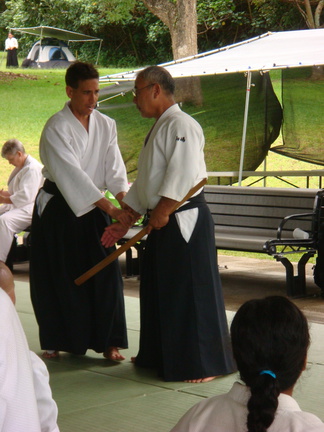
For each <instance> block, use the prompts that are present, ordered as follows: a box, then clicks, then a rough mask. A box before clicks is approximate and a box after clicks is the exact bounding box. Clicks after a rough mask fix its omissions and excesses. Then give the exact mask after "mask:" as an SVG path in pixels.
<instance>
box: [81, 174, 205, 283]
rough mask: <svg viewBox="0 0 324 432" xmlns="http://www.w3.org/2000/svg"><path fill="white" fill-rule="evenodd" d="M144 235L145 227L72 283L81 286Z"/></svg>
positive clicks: (177, 206) (199, 186)
mask: <svg viewBox="0 0 324 432" xmlns="http://www.w3.org/2000/svg"><path fill="white" fill-rule="evenodd" d="M206 183H207V179H206V178H204V179H203V180H201V181H200V182H199V183H198V184H197V185H196V186H194V187H193V188H192V189H190V191H189V192H188V193H187V195H186V196H185V197H184V198H183V199H182V200H181V201H180V202H177V204H176V205H175V206H174V207H173V209H172V211H171V213H173V212H175V211H176V210H177V209H178V208H179V207H180V206H181V205H182V204H183V203H184V202H186V201H188V199H189V198H190V197H191V196H192V195H194V194H195V193H196V192H197V191H199V189H201V188H202V187H203V186H204V185H205V184H206ZM171 213H170V214H171ZM145 234H147V227H145V228H143V229H141V231H139V232H138V233H137V234H136V235H134V237H132V238H131V239H130V240H128V241H127V242H126V243H124V244H123V245H122V246H120V247H119V248H118V249H116V250H115V251H114V252H112V253H111V254H110V255H108V256H107V257H106V258H104V259H103V260H102V261H100V262H99V263H98V264H96V265H95V266H93V267H92V268H91V269H89V270H88V271H86V272H85V273H83V274H82V275H81V276H79V277H78V278H77V279H75V281H74V283H75V284H76V285H82V284H83V283H84V282H86V281H87V280H88V279H90V278H91V277H92V276H94V275H95V274H97V273H98V272H99V271H100V270H102V269H103V268H104V267H106V266H107V265H109V264H111V263H112V262H113V261H115V260H116V259H117V258H118V257H119V256H120V255H121V254H122V253H124V252H126V251H127V250H128V249H129V248H130V247H132V246H133V245H134V244H135V243H137V242H138V241H139V240H141V238H142V237H144V236H145Z"/></svg>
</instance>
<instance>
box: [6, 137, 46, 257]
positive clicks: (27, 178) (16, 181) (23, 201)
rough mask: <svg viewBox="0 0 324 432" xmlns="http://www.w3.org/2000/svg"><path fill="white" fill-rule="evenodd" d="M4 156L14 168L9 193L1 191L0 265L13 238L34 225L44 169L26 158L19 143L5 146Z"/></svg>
mask: <svg viewBox="0 0 324 432" xmlns="http://www.w3.org/2000/svg"><path fill="white" fill-rule="evenodd" d="M1 156H2V157H3V158H5V159H7V161H8V162H9V164H11V165H13V166H14V167H15V168H14V170H13V171H12V173H11V174H10V177H9V180H8V190H7V191H4V190H1V191H0V204H2V205H1V206H0V261H3V262H4V263H5V262H6V260H7V257H8V254H9V251H10V248H11V245H12V240H13V237H14V235H15V234H16V233H19V232H21V231H23V230H24V229H26V228H27V227H28V226H29V225H30V224H31V221H32V213H33V208H34V202H35V198H36V195H37V192H38V190H39V188H40V187H41V186H42V184H43V176H42V165H41V164H40V163H39V162H38V161H37V160H36V159H34V158H33V157H31V156H30V155H28V154H26V152H25V148H24V146H23V144H22V143H21V142H20V141H18V140H17V139H10V140H8V141H6V142H5V143H4V145H3V147H2V150H1Z"/></svg>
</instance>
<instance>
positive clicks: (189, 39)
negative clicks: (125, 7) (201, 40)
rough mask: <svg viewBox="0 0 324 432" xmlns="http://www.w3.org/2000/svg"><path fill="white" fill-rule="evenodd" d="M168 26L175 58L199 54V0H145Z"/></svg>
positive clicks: (150, 8)
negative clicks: (197, 9) (173, 0)
mask: <svg viewBox="0 0 324 432" xmlns="http://www.w3.org/2000/svg"><path fill="white" fill-rule="evenodd" d="M143 3H144V4H145V6H146V7H147V8H148V9H149V10H150V11H151V12H152V13H153V14H154V15H156V16H157V17H158V18H160V20H161V21H162V22H163V23H164V24H165V25H166V26H167V27H168V29H169V30H170V35H171V41H172V53H173V58H174V59H175V60H177V59H179V58H183V57H188V56H191V55H195V54H197V52H198V51H197V50H198V46H197V11H196V6H197V0H176V1H175V2H171V1H170V0H143Z"/></svg>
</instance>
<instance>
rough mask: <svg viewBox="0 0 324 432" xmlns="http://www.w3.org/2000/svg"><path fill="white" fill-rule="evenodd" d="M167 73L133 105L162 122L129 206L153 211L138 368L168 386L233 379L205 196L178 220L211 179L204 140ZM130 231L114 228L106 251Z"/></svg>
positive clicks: (149, 80) (158, 74)
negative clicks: (179, 102)
mask: <svg viewBox="0 0 324 432" xmlns="http://www.w3.org/2000/svg"><path fill="white" fill-rule="evenodd" d="M174 90H175V83H174V80H173V79H172V77H171V75H170V74H169V73H168V72H167V71H166V70H165V69H163V68H161V67H158V66H151V67H149V68H146V69H144V70H143V71H141V72H139V74H138V75H137V78H136V81H135V89H134V103H135V104H136V106H137V108H138V110H139V111H140V113H141V115H142V116H143V117H147V118H155V119H156V122H155V124H154V125H153V127H152V128H151V130H150V132H149V134H148V136H147V137H146V140H145V143H144V146H143V148H142V151H141V154H140V157H139V162H138V176H137V179H136V181H135V182H134V183H133V185H132V187H131V189H130V190H129V192H128V194H127V195H126V197H125V198H124V202H125V203H126V204H127V205H128V206H129V208H131V209H132V210H133V211H134V214H135V215H137V216H138V215H139V214H142V213H145V212H146V211H147V209H152V210H151V211H150V210H149V212H148V213H149V217H150V219H149V224H148V232H149V233H150V234H149V236H148V239H147V242H146V247H145V252H144V260H143V265H142V266H141V269H142V273H141V286H140V301H141V303H140V305H141V332H140V348H139V352H138V355H137V356H136V358H134V362H135V364H136V365H138V366H143V367H153V368H156V369H157V370H158V373H159V374H160V375H161V376H162V377H163V378H164V379H165V380H166V381H188V382H193V383H197V382H207V381H210V380H212V379H214V378H215V377H216V376H218V375H224V374H228V373H231V372H233V370H234V366H233V360H232V355H231V349H230V341H229V333H228V327H227V321H226V315H225V308H224V302H223V296H222V288H221V282H220V278H219V274H218V267H217V258H216V254H215V241H214V224H213V221H212V217H211V214H210V212H209V209H208V206H207V204H206V202H205V199H204V194H203V191H202V190H201V191H198V193H197V194H196V196H194V197H193V198H191V199H189V201H188V202H187V203H185V204H184V205H182V206H181V207H180V208H179V209H178V210H177V211H176V212H175V213H173V214H171V211H172V209H173V208H174V206H175V204H177V203H178V202H179V201H181V200H182V198H183V197H184V196H185V195H186V194H187V192H188V191H189V190H190V189H191V188H192V187H193V186H195V185H196V184H198V183H199V181H200V180H202V179H203V178H205V177H206V176H207V174H206V166H205V161H204V152H203V149H204V142H205V141H204V134H203V131H202V129H201V127H200V125H199V124H198V123H197V122H196V121H195V120H194V119H193V118H192V117H190V116H189V115H187V114H186V113H184V112H183V111H181V109H180V108H179V106H178V105H177V104H176V103H175V100H174ZM120 235H123V229H122V227H121V225H120V224H113V225H112V226H111V227H109V228H107V230H106V231H105V234H104V235H103V237H102V241H103V244H105V245H109V244H111V243H113V242H114V241H115V240H116V239H117V238H118V237H120Z"/></svg>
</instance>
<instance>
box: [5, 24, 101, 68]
mask: <svg viewBox="0 0 324 432" xmlns="http://www.w3.org/2000/svg"><path fill="white" fill-rule="evenodd" d="M11 30H14V31H19V32H21V33H27V34H31V35H35V36H39V38H40V44H42V39H43V38H45V37H47V38H53V39H58V40H63V41H66V42H67V43H69V42H96V41H98V42H99V50H98V55H97V60H96V64H97V63H98V59H99V54H100V50H101V44H102V39H100V38H96V37H94V36H88V35H85V34H82V33H77V32H73V31H69V30H64V29H59V28H55V27H49V26H38V27H19V28H12V29H11Z"/></svg>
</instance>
